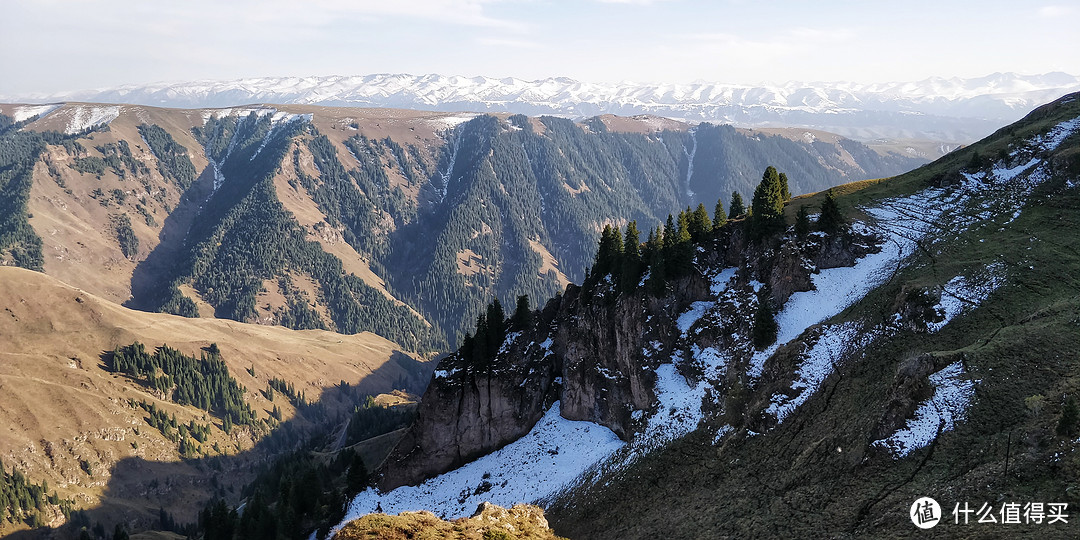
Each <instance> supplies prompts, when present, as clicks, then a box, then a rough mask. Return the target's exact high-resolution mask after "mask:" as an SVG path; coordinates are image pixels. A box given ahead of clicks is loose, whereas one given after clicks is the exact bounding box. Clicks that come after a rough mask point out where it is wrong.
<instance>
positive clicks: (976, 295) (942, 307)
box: [927, 263, 1005, 332]
mask: <svg viewBox="0 0 1080 540" xmlns="http://www.w3.org/2000/svg"><path fill="white" fill-rule="evenodd" d="M1004 283H1005V267H1004V265H1003V264H1001V263H995V264H992V265H990V266H988V267H987V268H986V271H985V275H984V276H982V277H981V278H980V279H977V280H976V279H969V278H966V277H964V276H956V277H954V278H952V279H951V280H949V282H948V283H946V284H945V286H944V287H943V289H942V291H941V301H940V302H938V304H937V305H936V306H934V309H935V310H937V312H938V313H940V314H941V315H942V316H943V317H944V318H943V319H942V320H940V321H938V322H936V323H930V324H928V325H927V328H929V329H930V331H931V332H937V331H938V330H941V329H942V328H944V327H945V325H946V324H949V322H950V321H952V320H953V318H955V317H956V316H957V315H959V314H960V313H961V312H962V311H964V310H965V309H972V308H975V307H977V306H978V305H979V304H981V303H982V302H984V301H985V300H986V299H987V298H989V297H990V294H991V293H993V292H994V291H995V290H997V288H998V287H1000V286H1001V285H1002V284H1004Z"/></svg>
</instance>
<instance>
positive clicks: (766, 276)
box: [379, 227, 873, 491]
mask: <svg viewBox="0 0 1080 540" xmlns="http://www.w3.org/2000/svg"><path fill="white" fill-rule="evenodd" d="M872 245H873V238H871V237H866V236H859V235H854V234H851V235H845V236H844V238H831V237H828V236H817V235H813V236H811V237H809V238H807V239H804V240H794V239H789V240H787V241H786V242H783V243H782V244H779V245H771V246H761V245H759V244H748V243H747V242H746V238H745V235H744V234H743V232H742V230H741V228H740V227H725V228H724V229H722V230H721V232H720V233H719V234H717V235H716V236H715V237H713V238H711V239H708V240H706V241H705V242H703V243H702V246H701V247H700V248H698V251H697V253H696V258H695V261H696V263H695V264H694V268H693V269H690V270H688V271H685V272H683V273H682V274H681V277H677V278H673V279H670V280H669V281H668V283H667V286H666V288H665V293H664V294H661V295H655V294H651V293H649V292H648V291H647V290H646V287H645V279H642V282H641V284H640V286H639V287H636V288H633V289H632V290H629V291H628V290H625V287H623V288H622V290H620V288H619V287H617V286H616V283H615V281H614V280H612V279H610V276H609V277H608V278H602V279H599V280H594V281H593V282H591V283H590V282H587V284H586V285H583V286H580V287H579V286H576V285H570V286H568V287H567V288H566V290H565V291H564V293H563V294H561V295H559V296H557V297H556V298H554V299H552V300H551V301H549V302H548V304H547V305H546V306H545V308H544V310H543V311H542V312H539V313H537V314H535V315H534V319H535V320H536V324H534V325H533V326H532V327H531V328H528V329H525V330H523V331H516V332H511V333H510V334H509V335H508V336H507V338H506V340H505V341H504V342H503V344H502V346H501V347H500V349H499V352H498V354H497V356H496V358H495V359H494V360H492V361H490V362H487V363H484V362H480V363H478V362H477V361H476V360H475V359H466V358H463V357H462V353H461V352H460V351H459V352H458V353H455V354H452V355H450V356H448V357H447V358H446V359H444V360H443V361H442V362H441V363H440V365H439V370H438V371H436V373H435V376H434V378H433V379H432V381H431V384H430V386H429V387H428V389H427V392H426V393H425V394H424V397H423V400H422V402H421V405H420V409H419V417H418V419H417V421H416V422H415V423H414V424H413V426H412V427H411V428H410V429H409V432H408V434H407V435H406V436H405V437H404V438H403V439H402V440H401V442H400V443H399V444H398V446H397V447H396V448H395V449H394V450H393V452H392V453H391V455H390V456H389V458H388V459H387V460H386V462H384V464H383V466H382V467H381V470H380V473H381V476H380V478H379V488H380V489H382V490H384V491H385V490H389V489H393V488H395V487H398V486H402V485H413V484H417V483H419V482H421V481H423V480H425V479H427V478H430V477H432V476H435V475H437V474H440V473H443V472H445V471H448V470H451V469H453V468H456V467H458V466H460V465H463V464H465V463H467V462H469V461H471V460H473V459H476V458H478V457H480V456H483V455H485V454H488V453H490V452H492V451H494V450H497V449H499V448H501V447H502V446H505V445H506V444H509V443H510V442H513V441H515V440H517V439H518V438H520V437H522V436H524V435H525V434H526V433H528V432H529V430H531V429H532V427H533V426H534V425H535V424H536V422H537V421H539V419H540V418H541V417H542V416H543V414H544V412H545V411H546V410H547V409H548V407H550V406H551V404H552V403H554V402H555V401H556V400H558V401H560V405H561V413H562V416H563V417H564V418H566V419H569V420H584V421H589V422H593V423H596V424H599V425H602V426H604V427H607V428H609V429H611V430H612V431H613V432H614V433H615V434H616V435H618V436H619V437H620V438H621V439H623V440H627V441H629V440H630V439H631V438H632V437H633V436H634V434H635V433H636V432H637V431H640V430H641V429H642V427H643V426H642V422H638V421H637V420H638V419H640V418H642V416H643V414H642V412H644V411H654V410H655V408H656V403H657V400H656V395H655V392H654V386H655V383H656V368H657V367H658V366H659V365H660V364H662V363H666V362H670V361H671V358H672V357H673V355H674V356H679V357H682V358H688V357H690V356H691V355H690V354H688V353H689V343H690V342H691V341H692V342H693V343H695V344H696V345H695V346H700V347H713V348H715V349H716V350H718V351H725V354H728V355H730V356H731V359H732V361H733V362H734V363H735V364H745V362H747V361H748V360H749V359H750V357H751V356H752V355H753V352H754V351H753V350H752V348H751V347H750V346H749V339H748V338H747V336H749V335H750V330H751V326H752V323H751V319H752V312H753V308H754V306H755V305H756V302H757V301H758V300H757V298H756V296H755V294H754V290H755V289H756V288H757V287H759V286H760V285H755V283H754V282H755V281H761V282H763V283H765V284H767V285H768V287H769V290H770V291H771V293H772V301H773V302H774V303H775V305H783V303H784V302H785V301H786V300H787V298H788V297H790V296H791V295H792V294H794V293H795V292H799V291H808V290H811V289H812V288H813V282H812V281H811V274H812V272H813V271H814V268H815V266H816V264H818V263H821V264H828V265H839V264H842V263H843V262H845V261H849V260H850V261H854V260H855V259H856V258H857V257H859V256H861V255H864V254H865V253H867V252H868V251H869V250H872V249H873V248H872V247H871V246H872ZM724 266H728V267H730V266H735V267H737V268H739V270H738V271H737V272H736V274H735V278H734V281H733V282H732V284H731V287H732V289H733V290H732V291H731V294H736V295H738V296H739V298H740V299H741V300H740V301H739V302H736V303H734V304H732V309H731V312H725V313H722V314H718V315H716V317H717V319H718V320H715V321H712V322H711V323H710V324H707V325H703V326H701V327H695V329H694V330H693V334H694V335H693V336H692V339H689V338H688V336H687V335H686V333H685V331H686V330H688V329H687V328H683V329H681V330H680V328H679V324H678V319H679V317H680V315H682V314H684V313H687V310H688V309H689V308H690V307H691V306H692V305H693V304H694V302H701V301H708V300H710V299H714V298H715V294H716V293H715V292H714V291H711V290H710V279H711V276H706V275H705V273H703V270H702V269H706V268H711V269H715V268H721V267H724ZM738 306H742V307H738ZM679 369H680V370H681V371H682V372H683V375H684V376H686V377H687V378H688V379H695V378H700V377H701V376H703V374H701V373H695V372H694V367H693V365H692V363H679ZM737 371H738V370H731V373H737ZM729 382H730V383H731V384H732V385H735V384H741V381H729Z"/></svg>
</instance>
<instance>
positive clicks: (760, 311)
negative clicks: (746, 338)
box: [752, 287, 778, 351]
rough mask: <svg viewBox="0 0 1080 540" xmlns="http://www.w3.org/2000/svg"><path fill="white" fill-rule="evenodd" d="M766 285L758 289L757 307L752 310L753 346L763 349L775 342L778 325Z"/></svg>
mask: <svg viewBox="0 0 1080 540" xmlns="http://www.w3.org/2000/svg"><path fill="white" fill-rule="evenodd" d="M770 296H771V295H770V294H769V292H768V290H767V287H762V288H761V289H760V290H759V291H758V307H757V310H755V311H754V329H753V331H752V333H753V339H754V348H755V349H757V350H759V351H763V350H765V349H767V348H768V347H769V345H772V344H773V343H776V334H777V331H778V327H777V324H776V312H775V311H773V307H772V299H771V298H770Z"/></svg>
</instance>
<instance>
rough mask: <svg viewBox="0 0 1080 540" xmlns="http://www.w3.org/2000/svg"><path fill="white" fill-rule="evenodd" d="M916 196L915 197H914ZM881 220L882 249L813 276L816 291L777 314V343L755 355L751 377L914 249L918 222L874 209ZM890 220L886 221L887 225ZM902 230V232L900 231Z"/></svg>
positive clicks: (887, 273) (801, 295)
mask: <svg viewBox="0 0 1080 540" xmlns="http://www.w3.org/2000/svg"><path fill="white" fill-rule="evenodd" d="M914 197H917V196H913V197H911V198H914ZM870 212H871V214H875V217H879V219H880V220H881V221H880V222H879V223H882V225H880V226H879V227H878V232H879V234H881V235H883V236H884V237H885V238H886V241H885V242H884V244H883V245H882V248H881V251H879V252H877V253H871V254H869V255H867V256H865V257H863V258H861V259H859V260H858V261H856V262H855V266H845V267H840V268H829V269H826V270H822V271H820V272H818V273H817V274H814V275H813V276H811V280H812V281H813V283H814V290H812V291H803V292H797V293H795V294H792V295H791V297H790V298H789V299H788V301H787V303H785V304H784V307H783V309H781V310H780V313H778V314H777V316H776V323H777V326H778V331H777V339H776V344H774V345H773V346H771V347H769V348H767V349H765V350H764V351H759V352H757V353H755V354H754V357H753V358H752V359H751V360H750V366H749V368H748V369H747V375H749V376H750V377H751V378H754V379H756V378H759V377H761V373H762V370H763V369H764V367H765V361H766V360H767V359H768V358H769V357H770V356H772V355H773V353H775V352H776V350H777V349H778V348H780V346H781V345H784V344H786V343H788V342H790V341H791V340H793V339H795V338H797V337H799V335H800V334H802V333H803V332H804V331H806V329H807V328H810V327H811V326H813V325H815V324H818V323H820V322H823V321H825V320H827V319H829V318H831V317H833V316H835V315H837V314H839V313H840V312H841V311H843V310H844V309H846V308H847V307H848V306H850V305H851V304H853V303H855V302H856V301H858V300H859V299H860V298H862V297H863V296H866V293H868V292H870V291H871V290H873V289H874V288H875V287H877V286H878V285H880V284H882V283H884V282H885V280H886V279H888V278H889V276H891V275H892V272H893V270H895V268H896V265H897V264H898V262H899V261H900V260H901V259H903V258H904V257H906V256H908V255H910V254H911V252H912V250H913V249H914V244H915V240H914V239H915V237H916V236H915V235H914V234H912V232H913V231H916V230H918V226H917V225H915V224H910V223H907V222H908V221H910V218H907V217H905V216H903V215H901V214H900V213H897V212H892V211H885V210H882V209H875V210H871V211H870ZM886 223H887V224H886ZM900 229H902V231H903V232H899V230H900Z"/></svg>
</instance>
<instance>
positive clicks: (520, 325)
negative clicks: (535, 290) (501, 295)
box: [513, 294, 532, 332]
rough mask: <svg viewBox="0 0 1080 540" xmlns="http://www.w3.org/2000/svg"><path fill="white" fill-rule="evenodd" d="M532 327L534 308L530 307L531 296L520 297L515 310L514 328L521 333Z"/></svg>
mask: <svg viewBox="0 0 1080 540" xmlns="http://www.w3.org/2000/svg"><path fill="white" fill-rule="evenodd" d="M531 326H532V308H531V307H530V306H529V295H527V294H523V295H521V296H518V298H517V306H516V307H515V308H514V317H513V328H514V330H516V331H519V332H520V331H523V330H527V329H528V328H530V327H531Z"/></svg>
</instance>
